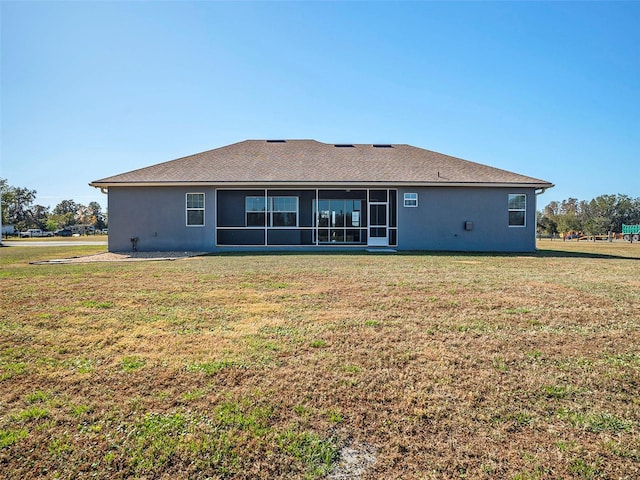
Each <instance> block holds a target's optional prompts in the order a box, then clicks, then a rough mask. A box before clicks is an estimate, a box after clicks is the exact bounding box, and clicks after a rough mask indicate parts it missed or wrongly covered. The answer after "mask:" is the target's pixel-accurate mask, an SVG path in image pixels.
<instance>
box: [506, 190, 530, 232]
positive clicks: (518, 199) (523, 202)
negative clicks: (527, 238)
mask: <svg viewBox="0 0 640 480" xmlns="http://www.w3.org/2000/svg"><path fill="white" fill-rule="evenodd" d="M526 212H527V196H526V195H525V194H523V193H516V194H509V226H510V227H524V226H525V218H526Z"/></svg>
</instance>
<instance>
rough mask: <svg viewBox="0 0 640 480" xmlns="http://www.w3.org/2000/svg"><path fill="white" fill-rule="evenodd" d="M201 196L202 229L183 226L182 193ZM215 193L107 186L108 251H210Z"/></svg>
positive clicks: (211, 246) (184, 217)
mask: <svg viewBox="0 0 640 480" xmlns="http://www.w3.org/2000/svg"><path fill="white" fill-rule="evenodd" d="M187 193H204V194H205V197H204V198H205V226H204V227H199V226H198V227H187V226H186V224H187V220H186V194H187ZM214 206H215V190H214V189H213V188H203V187H192V188H189V187H109V251H111V252H127V251H131V240H130V239H131V237H138V239H139V240H138V245H137V247H138V250H139V251H141V252H143V251H153V250H155V251H172V250H183V251H185V250H193V251H212V250H214V249H215V215H214Z"/></svg>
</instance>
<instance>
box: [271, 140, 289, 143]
mask: <svg viewBox="0 0 640 480" xmlns="http://www.w3.org/2000/svg"><path fill="white" fill-rule="evenodd" d="M267 143H287V141H286V140H267Z"/></svg>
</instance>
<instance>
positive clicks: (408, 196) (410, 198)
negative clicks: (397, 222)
mask: <svg viewBox="0 0 640 480" xmlns="http://www.w3.org/2000/svg"><path fill="white" fill-rule="evenodd" d="M404 206H405V207H417V206H418V194H417V193H405V194H404Z"/></svg>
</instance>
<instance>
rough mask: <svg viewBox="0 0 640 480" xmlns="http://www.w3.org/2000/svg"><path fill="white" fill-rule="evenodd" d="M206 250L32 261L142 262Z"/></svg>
mask: <svg viewBox="0 0 640 480" xmlns="http://www.w3.org/2000/svg"><path fill="white" fill-rule="evenodd" d="M203 253H204V252H103V253H96V254H93V255H85V256H81V257H71V258H60V259H52V260H42V261H36V262H32V263H33V264H36V265H41V264H46V263H52V264H54V263H55V264H60V263H93V262H142V261H152V260H179V259H181V258H190V257H197V256H198V255H202V254H203Z"/></svg>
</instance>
